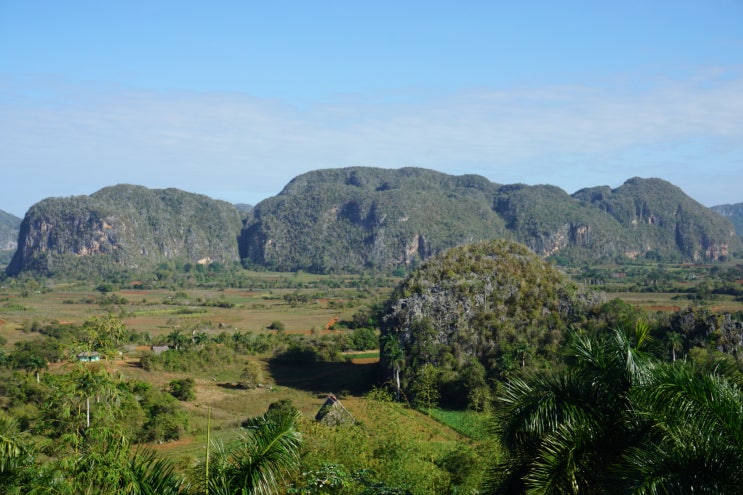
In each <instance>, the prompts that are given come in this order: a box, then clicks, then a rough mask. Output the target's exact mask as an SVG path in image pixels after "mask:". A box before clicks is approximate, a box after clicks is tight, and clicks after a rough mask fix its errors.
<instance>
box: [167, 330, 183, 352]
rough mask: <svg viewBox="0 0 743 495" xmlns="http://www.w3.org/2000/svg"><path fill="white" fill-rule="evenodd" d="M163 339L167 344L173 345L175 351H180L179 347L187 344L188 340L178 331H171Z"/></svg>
mask: <svg viewBox="0 0 743 495" xmlns="http://www.w3.org/2000/svg"><path fill="white" fill-rule="evenodd" d="M165 339H166V340H167V342H168V343H170V344H172V345H173V348H174V349H175V350H178V349H180V347H181V346H183V345H185V344H186V342H188V338H187V337H186V336H185V335H184V334H183V333H182V332H181V331H180V330H173V331H172V332H170V333H169V334H168V336H167V337H165Z"/></svg>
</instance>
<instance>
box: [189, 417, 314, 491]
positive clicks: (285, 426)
mask: <svg viewBox="0 0 743 495" xmlns="http://www.w3.org/2000/svg"><path fill="white" fill-rule="evenodd" d="M299 414H300V413H299V412H298V411H296V410H279V411H278V412H275V411H269V412H266V413H265V414H264V415H262V416H257V417H255V418H251V419H249V420H248V421H247V422H246V424H245V428H246V434H245V435H244V436H243V437H242V438H241V439H240V441H239V443H237V444H236V445H233V446H230V447H225V446H224V445H222V444H219V443H218V444H215V445H213V446H212V447H213V450H212V451H211V452H209V453H208V457H207V458H208V462H209V473H208V478H207V480H205V483H202V484H205V485H206V486H202V487H201V491H202V492H205V493H208V494H211V495H232V494H244V495H248V494H257V495H269V494H274V493H278V492H279V490H280V488H281V483H282V480H284V479H285V477H286V476H287V475H288V474H289V473H290V472H291V471H293V470H294V469H296V468H297V467H298V466H299V447H300V434H299V432H298V431H297V429H296V423H297V421H299V418H300V415H299ZM195 472H196V473H198V474H199V475H200V474H201V473H203V472H204V466H200V467H198V468H197V469H196V471H195Z"/></svg>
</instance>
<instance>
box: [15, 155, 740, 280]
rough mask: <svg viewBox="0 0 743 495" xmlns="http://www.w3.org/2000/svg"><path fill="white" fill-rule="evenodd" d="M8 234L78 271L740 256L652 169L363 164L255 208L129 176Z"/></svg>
mask: <svg viewBox="0 0 743 495" xmlns="http://www.w3.org/2000/svg"><path fill="white" fill-rule="evenodd" d="M18 239H19V243H18V245H19V249H18V250H17V251H16V253H15V255H14V257H13V259H12V262H10V264H9V266H8V268H7V273H8V274H9V275H17V274H19V273H22V272H29V273H32V274H35V275H41V276H55V277H64V276H70V275H72V276H75V277H78V278H80V277H83V278H91V277H93V278H99V277H101V276H106V277H109V278H111V277H113V278H119V277H122V276H125V277H128V276H134V277H136V276H141V275H142V274H147V273H150V274H151V273H152V271H153V268H155V267H157V266H158V265H161V264H162V263H167V264H170V265H171V266H180V267H183V266H186V267H188V266H193V265H195V264H202V265H209V266H219V264H222V265H224V264H232V263H234V264H237V263H239V262H240V261H241V262H242V264H243V266H245V267H246V268H250V269H269V270H277V271H297V270H304V271H309V272H313V273H326V274H327V273H341V272H350V273H359V272H362V271H371V270H377V271H383V272H386V273H390V272H393V271H396V270H398V271H400V270H403V271H405V270H408V269H410V268H411V267H415V266H417V265H418V264H419V263H420V262H421V261H423V260H425V259H427V258H429V257H431V256H432V255H435V254H437V253H441V252H443V251H445V250H447V249H449V248H451V247H454V246H461V245H466V244H470V243H473V242H478V241H487V240H491V239H509V240H515V241H518V242H521V243H523V244H525V245H526V246H528V247H529V248H530V249H532V250H533V251H534V252H535V253H536V254H537V255H539V256H541V257H543V258H551V259H552V260H553V261H555V262H557V263H559V264H563V265H574V266H577V265H583V264H586V263H590V264H594V263H602V262H617V263H622V262H627V261H631V260H638V259H649V260H651V261H659V262H660V261H667V262H687V261H688V262H717V261H724V260H727V259H729V258H732V257H735V256H736V255H738V254H740V253H743V244H742V241H741V238H740V237H739V236H737V235H735V228H734V226H733V225H732V224H731V223H730V221H729V220H727V219H726V218H724V217H723V216H721V215H718V214H717V213H715V212H713V211H712V210H710V209H709V208H706V207H705V206H703V205H701V204H699V203H697V202H696V201H694V200H692V199H691V198H689V197H688V196H687V195H686V194H684V192H683V191H681V190H680V189H679V188H677V187H675V186H673V185H672V184H670V183H668V182H666V181H663V180H661V179H640V178H633V179H630V180H628V181H627V182H626V183H625V184H623V185H622V186H620V187H618V188H616V189H611V188H609V187H608V186H600V187H592V188H587V189H583V190H580V191H578V192H576V193H575V194H573V195H569V194H568V193H566V192H565V191H563V190H561V189H559V188H557V187H555V186H550V185H537V186H527V185H523V184H512V185H501V184H495V183H492V182H490V181H488V180H487V179H485V178H484V177H481V176H477V175H462V176H453V175H448V174H444V173H440V172H435V171H432V170H426V169H421V168H403V169H397V170H393V169H381V168H370V167H352V168H343V169H328V170H317V171H313V172H309V173H306V174H303V175H300V176H298V177H296V178H294V179H293V180H292V181H291V182H289V184H287V185H286V187H285V188H284V190H283V191H281V192H280V193H279V194H278V195H276V196H274V197H271V198H268V199H266V200H265V201H262V202H261V203H259V204H258V205H256V206H255V207H247V206H241V207H240V208H238V207H236V206H235V205H231V204H228V203H225V202H223V201H216V200H213V199H210V198H208V197H206V196H203V195H198V194H193V193H187V192H184V191H179V190H177V189H164V190H151V189H147V188H145V187H141V186H131V185H118V186H112V187H108V188H105V189H102V190H100V191H98V192H96V193H94V194H92V195H90V196H75V197H67V198H49V199H46V200H43V201H41V202H39V203H37V204H36V205H34V206H33V207H32V208H31V209H30V210H29V211H28V212H27V214H26V216H25V218H24V220H23V222H22V225H21V226H20V234H19V236H18ZM214 263H216V265H213V264H214Z"/></svg>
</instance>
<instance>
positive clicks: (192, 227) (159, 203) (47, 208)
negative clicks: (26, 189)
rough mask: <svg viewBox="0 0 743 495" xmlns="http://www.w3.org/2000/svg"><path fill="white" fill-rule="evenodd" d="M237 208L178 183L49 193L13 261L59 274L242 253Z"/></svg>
mask: <svg viewBox="0 0 743 495" xmlns="http://www.w3.org/2000/svg"><path fill="white" fill-rule="evenodd" d="M240 226H241V220H240V215H239V213H238V211H237V209H236V208H235V207H234V206H232V205H230V204H228V203H225V202H222V201H215V200H213V199H210V198H207V197H206V196H202V195H197V194H192V193H186V192H183V191H179V190H177V189H164V190H151V189H147V188H144V187H141V186H130V185H119V186H114V187H109V188H105V189H102V190H100V191H98V192H97V193H95V194H93V195H91V196H78V197H70V198H49V199H46V200H44V201H41V202H40V203H37V204H36V205H34V206H33V207H32V208H31V209H30V210H29V211H28V213H27V214H26V216H25V218H24V219H23V222H22V224H21V227H20V236H19V246H18V249H17V251H16V253H15V256H14V257H13V259H12V261H11V263H10V264H9V266H8V270H7V271H8V273H9V274H11V275H13V274H17V273H20V272H21V271H24V270H32V271H35V272H37V273H39V274H44V275H55V274H65V273H68V272H70V269H71V268H72V267H75V269H83V270H85V271H90V270H93V269H97V270H98V271H107V270H130V271H133V272H138V271H143V270H148V269H151V268H153V267H154V266H156V265H157V264H158V263H160V262H162V261H166V260H180V261H183V262H190V263H198V262H200V261H201V262H211V261H219V262H222V263H224V262H232V261H237V260H239V258H238V252H237V235H238V233H239V230H240Z"/></svg>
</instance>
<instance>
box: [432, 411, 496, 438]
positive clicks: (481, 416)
mask: <svg viewBox="0 0 743 495" xmlns="http://www.w3.org/2000/svg"><path fill="white" fill-rule="evenodd" d="M428 414H429V415H430V416H431V417H432V418H433V419H435V420H436V421H438V422H440V423H442V424H444V425H446V426H448V427H449V428H451V429H452V430H454V431H456V432H457V433H460V434H462V435H464V436H466V437H469V438H472V439H475V440H482V439H483V438H485V437H486V436H487V435H488V422H489V421H490V414H488V413H483V412H476V411H472V410H464V411H454V410H449V409H438V408H435V409H429V410H428Z"/></svg>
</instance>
